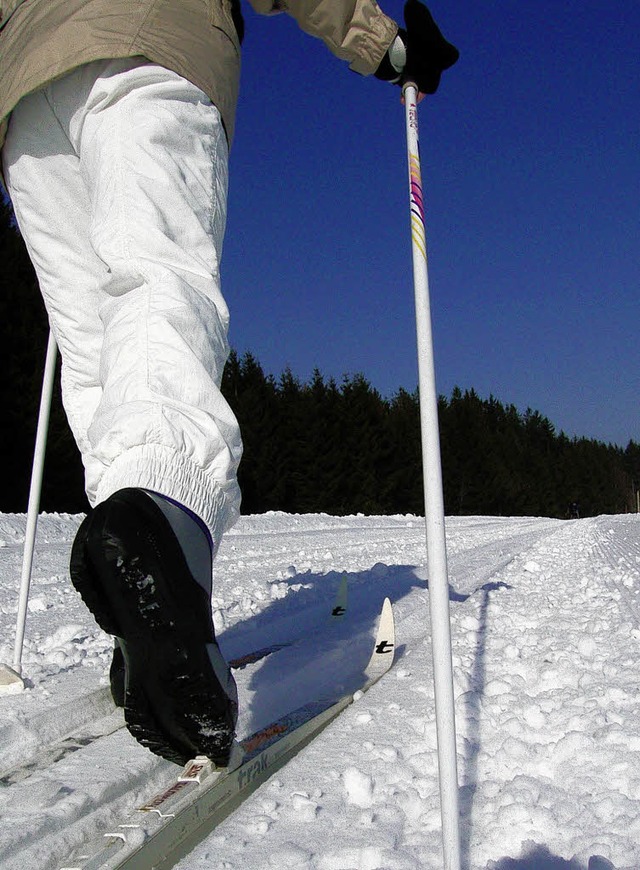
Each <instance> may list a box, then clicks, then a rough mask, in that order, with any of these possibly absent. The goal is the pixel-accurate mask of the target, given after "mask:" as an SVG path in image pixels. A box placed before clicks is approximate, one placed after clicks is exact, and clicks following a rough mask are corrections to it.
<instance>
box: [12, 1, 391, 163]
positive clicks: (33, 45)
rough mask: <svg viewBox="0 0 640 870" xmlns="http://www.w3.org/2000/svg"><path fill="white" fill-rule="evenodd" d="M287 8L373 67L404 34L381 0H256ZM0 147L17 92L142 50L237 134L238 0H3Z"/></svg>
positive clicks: (257, 4) (263, 7) (337, 48)
mask: <svg viewBox="0 0 640 870" xmlns="http://www.w3.org/2000/svg"><path fill="white" fill-rule="evenodd" d="M251 4H252V6H253V7H254V9H255V10H256V11H257V12H260V13H263V14H270V13H273V12H279V11H285V12H287V13H288V14H289V15H292V16H293V17H294V18H295V19H296V21H297V22H298V24H299V25H300V27H301V28H302V30H304V31H306V32H307V33H310V34H311V35H312V36H316V37H318V38H320V39H322V40H323V41H324V42H325V44H326V45H327V47H328V48H329V49H330V50H331V51H332V52H333V53H334V54H335V55H337V56H338V57H339V58H342V59H343V60H346V61H348V62H349V64H350V66H351V69H353V70H355V71H356V72H359V73H361V74H363V75H367V74H369V73H372V72H374V71H375V70H376V69H377V67H378V64H379V63H380V61H381V60H382V58H383V57H384V53H385V51H386V50H387V48H388V47H389V45H390V44H391V42H392V40H393V38H394V37H395V34H396V33H397V29H398V28H397V25H396V24H395V23H394V22H393V21H392V20H391V19H390V18H388V17H387V16H386V15H384V14H383V13H382V12H381V11H380V9H379V7H378V5H377V3H376V0H251ZM0 27H1V28H2V29H1V30H0V146H1V145H2V142H3V141H4V135H5V132H6V124H7V119H8V116H9V114H10V112H11V110H12V109H13V108H14V106H16V104H17V103H18V101H19V100H20V99H21V98H22V97H23V96H25V95H26V94H28V93H30V92H31V91H35V90H37V89H38V88H41V87H43V86H44V85H45V84H47V83H48V82H49V81H51V80H53V79H55V78H57V77H59V76H61V75H64V74H65V73H66V72H68V71H69V70H70V69H72V68H73V67H76V66H79V65H80V64H84V63H89V62H90V61H93V60H98V59H101V58H116V57H134V56H144V57H146V58H147V59H148V60H150V61H152V62H154V63H159V64H162V65H163V66H165V67H168V68H169V69H172V70H174V71H175V72H177V73H179V74H180V75H182V76H184V77H185V78H186V79H189V81H192V82H193V83H194V84H196V85H197V86H198V87H200V88H201V89H202V90H203V91H204V92H205V93H206V94H207V95H208V96H209V98H210V99H211V101H212V102H213V103H214V104H215V105H216V106H217V107H218V109H219V110H220V113H221V115H222V118H223V121H224V124H225V129H226V131H227V136H228V138H229V141H231V140H232V138H233V127H234V119H235V109H236V101H237V97H238V84H239V78H240V45H239V43H238V36H237V33H236V29H235V26H234V24H233V21H232V19H231V2H230V0H0Z"/></svg>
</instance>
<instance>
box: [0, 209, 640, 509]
mask: <svg viewBox="0 0 640 870" xmlns="http://www.w3.org/2000/svg"><path fill="white" fill-rule="evenodd" d="M0 257H1V262H2V272H1V273H0V330H1V334H0V341H1V343H2V359H3V365H2V374H3V377H2V379H1V380H0V390H1V397H0V406H1V407H2V409H3V417H2V426H1V427H0V456H1V457H2V467H3V471H4V475H3V482H2V486H1V487H0V511H2V512H24V511H25V510H26V506H27V498H28V492H29V476H30V470H31V460H32V454H33V444H34V439H35V429H36V418H37V412H38V405H39V399H40V389H41V381H42V369H43V365H44V355H45V348H46V343H47V331H48V327H47V322H46V317H45V313H44V307H43V304H42V302H41V299H40V294H39V291H38V288H37V282H36V278H35V275H34V273H33V269H32V267H31V264H30V261H29V258H28V255H27V253H26V250H25V247H24V244H23V242H22V239H21V237H20V235H19V233H18V231H17V230H16V229H15V226H14V224H13V222H12V216H11V211H10V208H9V207H8V206H7V205H6V203H5V202H4V201H3V202H1V203H0ZM222 391H223V393H224V395H225V397H226V399H227V401H228V402H229V404H230V405H231V407H232V408H233V410H234V412H235V413H236V415H237V417H238V419H239V421H240V426H241V431H242V435H243V441H244V457H243V460H242V463H241V466H240V472H239V478H240V484H241V488H242V493H243V508H242V509H243V513H246V514H249V513H261V512H264V511H271V510H273V511H275V510H279V511H287V512H290V513H308V512H324V513H328V514H334V515H347V514H355V513H364V514H406V513H411V514H423V513H424V506H423V505H424V498H423V482H422V467H421V448H420V422H419V407H418V394H417V390H416V391H414V392H409V391H406V390H404V389H399V390H398V391H397V392H396V394H395V395H394V396H393V397H391V398H385V397H383V396H381V395H380V393H379V392H378V391H377V390H376V389H375V388H374V387H373V386H372V385H371V384H370V383H369V382H368V381H367V379H366V377H365V376H364V375H360V374H359V375H354V376H352V375H349V376H345V377H344V378H343V379H342V381H341V382H340V383H337V382H336V381H335V380H333V379H327V378H325V377H324V376H323V374H322V373H321V372H320V371H318V370H317V371H315V372H314V374H313V376H312V378H311V379H310V380H309V381H308V382H303V381H300V380H299V379H298V378H297V377H296V376H295V374H294V373H293V372H291V371H289V370H287V371H284V372H283V373H281V374H280V375H279V376H277V377H276V376H274V375H272V374H267V373H265V372H264V371H263V369H262V366H261V365H260V362H259V361H258V360H257V359H256V358H255V357H254V356H253V355H252V354H250V353H247V354H244V355H242V356H239V355H238V354H236V353H234V352H232V353H231V356H230V358H229V361H228V363H227V366H226V368H225V372H224V377H223V384H222ZM439 420H440V440H441V452H442V470H443V484H444V497H445V512H446V513H447V515H468V516H469V515H476V514H481V515H498V516H550V517H569V516H571V515H576V514H578V515H579V516H593V515H597V514H604V513H625V512H628V511H634V510H636V506H637V490H638V487H639V486H640V444H639V443H637V442H636V441H633V440H632V441H630V442H629V444H628V445H626V447H623V446H620V445H614V444H605V443H603V442H600V441H596V440H592V439H587V438H569V437H567V436H566V435H565V434H564V433H563V432H560V433H558V432H556V430H555V427H554V426H553V424H552V423H551V422H550V421H549V420H548V419H547V418H546V417H544V416H543V415H542V414H540V413H539V412H538V411H534V410H531V409H526V410H525V411H521V410H518V409H517V408H515V407H514V406H513V405H505V404H503V403H502V402H500V401H499V400H498V399H497V398H494V397H493V396H490V397H489V398H481V397H480V396H479V395H478V394H477V393H476V392H475V391H474V390H473V389H472V388H468V389H464V390H463V389H460V388H456V389H454V390H453V392H452V393H451V395H450V396H448V397H445V396H441V397H440V399H439ZM49 433H50V434H49V440H48V446H47V457H46V465H45V474H44V482H43V491H42V500H41V509H42V510H44V511H60V512H72V513H75V512H81V511H85V510H87V507H88V506H87V502H86V498H85V496H84V491H83V469H82V464H81V462H80V458H79V455H78V452H77V449H76V446H75V443H74V441H73V438H72V436H71V433H70V431H69V428H68V426H67V423H66V418H65V415H64V412H63V410H62V404H61V401H60V394H59V377H58V379H57V383H56V391H55V396H54V402H53V407H52V414H51V422H50V430H49Z"/></svg>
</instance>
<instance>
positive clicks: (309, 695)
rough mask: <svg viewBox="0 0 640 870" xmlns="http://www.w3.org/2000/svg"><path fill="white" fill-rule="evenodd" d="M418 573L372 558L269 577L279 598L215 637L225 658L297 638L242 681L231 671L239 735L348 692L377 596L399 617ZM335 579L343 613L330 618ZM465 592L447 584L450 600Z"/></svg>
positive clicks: (359, 667)
mask: <svg viewBox="0 0 640 870" xmlns="http://www.w3.org/2000/svg"><path fill="white" fill-rule="evenodd" d="M423 572H424V569H423V568H420V567H418V566H415V565H386V564H382V563H377V564H375V565H373V566H372V567H371V568H368V569H365V570H362V571H330V572H327V573H314V572H311V571H308V572H303V573H296V574H295V575H293V576H292V577H289V578H287V579H286V580H284V581H283V580H278V581H274V582H276V583H277V587H278V590H277V594H278V595H279V596H281V597H278V598H276V599H275V600H274V601H272V602H271V603H270V604H269V606H267V607H266V608H265V609H264V610H262V611H261V612H260V613H258V614H256V615H255V616H253V617H250V618H249V619H247V620H243V621H242V622H241V623H237V624H236V625H234V626H232V627H229V628H228V629H226V630H225V631H224V632H223V633H221V634H220V635H219V638H218V640H219V643H220V647H221V650H222V652H223V655H224V656H225V657H226V658H227V659H228V660H229V659H233V658H236V657H238V656H240V655H242V654H243V653H245V652H247V651H248V650H254V649H259V648H261V647H264V646H269V645H270V644H275V643H282V642H283V641H287V640H289V639H293V640H296V641H299V642H296V643H295V644H294V645H293V646H291V647H287V648H284V649H281V650H280V651H278V652H277V653H274V654H273V655H271V656H268V657H267V658H265V659H264V660H263V661H262V662H260V663H259V664H258V665H256V666H254V667H252V668H251V671H250V675H249V677H248V679H247V677H246V672H245V673H244V674H243V672H242V671H241V672H240V673H239V674H238V682H239V685H240V687H241V698H240V703H241V710H240V720H239V723H238V726H239V733H251V732H252V731H254V730H257V729H258V728H260V727H262V726H263V725H265V724H267V723H268V722H271V721H273V720H274V719H275V718H277V717H278V716H280V715H283V714H284V713H286V712H288V711H290V710H292V709H295V708H297V707H299V706H303V705H304V704H306V703H307V702H309V701H311V700H315V699H318V698H324V697H334V696H335V695H336V694H339V693H347V692H351V691H355V690H356V689H357V688H358V687H359V686H360V685H361V683H362V678H363V675H364V669H365V667H366V665H367V663H368V661H369V656H370V654H371V649H372V643H373V639H374V637H375V632H376V629H377V622H378V616H379V613H380V610H381V607H382V603H383V601H384V599H385V598H387V597H388V598H389V599H390V600H391V602H392V604H394V605H395V610H396V615H397V616H400V617H401V616H402V615H403V614H404V611H406V610H407V607H408V603H407V604H403V602H405V601H406V599H408V596H409V595H410V594H411V593H412V592H413V591H414V590H416V589H422V590H425V591H426V590H427V589H428V583H427V581H426V580H425V579H424V577H423V576H421V574H422V573H423ZM343 577H346V579H347V586H348V604H347V614H346V616H345V618H344V619H343V620H342V621H338V622H335V621H331V619H330V612H331V608H332V605H333V602H334V599H335V596H336V593H337V590H338V587H339V585H340V583H341V581H342V578H343ZM289 592H292V593H295V594H289ZM467 597H468V596H463V595H460V594H459V593H458V592H456V591H455V589H451V590H450V599H451V600H452V601H464V600H466V598H467ZM422 601H423V599H420V605H421V604H422ZM426 618H427V617H426V613H425V619H426ZM345 649H347V650H348V654H347V655H346V656H345ZM404 651H405V646H404V645H402V646H400V647H397V648H396V652H395V656H396V660H397V659H399V658H401V657H402V656H403V654H404Z"/></svg>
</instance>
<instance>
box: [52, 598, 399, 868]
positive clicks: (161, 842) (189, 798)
mask: <svg viewBox="0 0 640 870" xmlns="http://www.w3.org/2000/svg"><path fill="white" fill-rule="evenodd" d="M394 650H395V629H394V622H393V611H392V608H391V603H390V601H389V599H385V601H384V604H383V607H382V611H381V613H380V619H379V624H378V631H377V635H376V639H375V643H374V646H373V652H372V654H371V658H370V660H369V663H368V664H367V666H366V668H365V671H364V676H363V682H362V685H361V686H360V688H359V689H358V690H357V691H356V692H354V693H349V694H346V695H343V696H341V697H339V698H337V699H333V700H319V701H314V702H311V703H309V704H305V705H304V706H303V707H300V708H298V709H297V710H295V711H293V712H291V713H287V714H286V715H285V716H283V717H281V718H280V719H278V720H276V721H275V722H272V723H271V724H270V725H267V726H266V727H265V728H262V729H260V730H259V731H257V732H256V733H255V734H253V735H251V736H250V737H248V738H246V739H245V740H243V741H241V742H240V743H239V744H238V746H239V750H240V751H239V752H238V753H237V761H236V762H235V763H234V762H233V761H232V766H231V767H230V768H224V769H222V770H221V769H216V768H214V767H213V766H212V765H211V762H209V761H208V760H207V759H206V758H196V759H194V760H193V761H191V762H190V763H189V764H188V765H187V766H186V768H185V769H184V770H183V771H182V773H181V774H180V775H179V776H178V777H177V778H176V780H175V781H174V782H173V783H172V784H171V785H170V786H169V787H168V788H166V789H164V790H163V791H162V792H160V793H159V794H157V795H155V797H153V798H151V800H149V801H147V802H146V803H145V804H144V805H143V806H141V807H139V809H138V810H137V811H136V812H135V814H134V816H132V817H131V818H130V820H129V821H128V823H125V824H122V825H120V826H118V828H117V829H116V830H115V831H112V832H109V833H107V834H105V835H104V836H103V837H102V838H101V840H100V841H98V842H92V843H90V844H87V847H85V848H84V849H81V850H78V852H76V855H75V857H74V858H73V859H72V860H71V862H68V863H67V864H65V865H64V867H61V868H60V870H99V868H100V870H107V868H109V870H116V868H118V870H163V868H165V870H166V868H169V867H171V866H173V865H174V864H175V863H176V862H177V861H178V860H180V858H182V857H184V855H186V854H188V853H189V852H190V851H191V850H192V849H193V848H194V847H195V846H196V845H197V843H198V842H200V841H201V840H202V839H203V838H204V837H205V836H207V835H208V834H209V833H210V832H211V831H212V830H213V829H214V828H215V827H216V825H218V824H219V823H220V822H221V821H223V820H224V819H225V818H226V817H227V816H228V815H229V814H230V813H231V812H233V810H235V809H237V807H238V806H240V804H241V803H242V802H243V801H244V800H245V799H246V798H247V797H248V796H249V795H250V794H251V793H252V792H253V791H255V790H256V789H257V788H258V787H259V786H260V785H261V784H262V783H263V782H265V781H266V780H267V779H268V778H269V777H271V776H272V775H273V774H274V773H276V772H277V771H278V770H279V769H280V768H281V767H283V765H285V764H286V763H287V761H289V759H290V758H292V757H293V756H294V755H296V754H297V753H298V752H300V750H301V749H303V748H304V747H305V746H306V745H307V744H308V743H309V742H310V741H311V740H313V738H314V737H316V736H317V735H318V734H319V733H320V732H321V731H322V730H323V729H324V728H325V727H326V726H327V725H328V724H329V723H330V722H331V721H332V720H333V719H335V718H336V717H337V716H339V715H340V713H342V711H343V710H345V709H346V708H347V707H348V706H349V705H350V704H351V703H353V701H354V700H356V699H357V698H359V697H360V696H361V694H362V693H364V692H366V691H367V690H368V689H369V688H370V687H371V686H372V685H373V684H374V683H376V682H377V681H378V680H379V679H380V678H381V677H382V676H383V675H384V674H385V673H386V672H387V671H388V670H389V668H390V667H391V665H392V664H393V658H394Z"/></svg>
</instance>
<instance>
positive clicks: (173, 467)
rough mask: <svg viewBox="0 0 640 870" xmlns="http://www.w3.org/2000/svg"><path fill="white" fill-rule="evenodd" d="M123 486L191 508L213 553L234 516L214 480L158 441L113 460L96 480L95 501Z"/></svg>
mask: <svg viewBox="0 0 640 870" xmlns="http://www.w3.org/2000/svg"><path fill="white" fill-rule="evenodd" d="M126 487H139V488H140V489H149V490H151V491H152V492H157V493H160V494H161V495H166V496H168V497H169V498H171V499H173V500H174V501H176V502H178V503H179V504H181V505H184V507H186V508H188V509H189V510H190V511H193V513H194V514H196V516H198V517H200V519H201V520H202V521H203V522H204V523H205V525H206V526H207V528H208V529H209V531H210V532H211V537H212V540H213V545H214V552H215V551H217V549H218V546H219V544H220V540H221V539H222V534H223V532H225V531H226V530H227V529H229V528H230V527H231V526H232V525H233V524H234V523H235V521H236V520H237V518H238V514H239V511H238V509H237V508H236V506H235V505H234V504H232V503H231V500H230V499H229V498H228V497H227V496H226V495H225V493H223V492H222V490H221V489H220V485H219V484H218V482H217V481H216V480H214V479H213V478H211V477H210V476H209V475H208V474H206V473H205V472H204V471H203V470H202V469H201V468H200V467H199V466H197V465H195V463H194V462H193V461H192V460H191V459H189V458H188V457H186V456H184V455H183V454H181V453H177V452H176V451H175V450H173V449H172V448H170V447H164V446H162V445H160V444H142V445H140V446H138V447H132V448H130V449H129V450H127V452H126V453H123V454H122V456H119V457H118V458H117V459H116V460H114V462H113V463H112V464H111V466H110V467H109V468H108V469H107V471H105V473H104V475H103V477H102V479H101V481H100V484H99V486H98V490H97V493H96V499H95V503H96V504H100V502H103V501H105V500H106V499H107V498H109V496H110V495H113V493H114V492H117V491H118V490H119V489H125V488H126Z"/></svg>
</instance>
